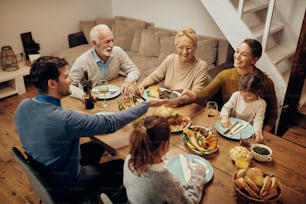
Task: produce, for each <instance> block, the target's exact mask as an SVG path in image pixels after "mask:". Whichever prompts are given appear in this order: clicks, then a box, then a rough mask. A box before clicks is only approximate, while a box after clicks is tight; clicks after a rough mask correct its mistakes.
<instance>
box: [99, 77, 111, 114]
mask: <svg viewBox="0 0 306 204" xmlns="http://www.w3.org/2000/svg"><path fill="white" fill-rule="evenodd" d="M98 85H99V92H100V94H102V95H103V104H102V107H103V108H107V107H108V106H109V104H107V103H106V100H105V99H106V94H107V93H108V91H109V86H108V82H107V80H106V79H101V80H100V81H99V82H98Z"/></svg>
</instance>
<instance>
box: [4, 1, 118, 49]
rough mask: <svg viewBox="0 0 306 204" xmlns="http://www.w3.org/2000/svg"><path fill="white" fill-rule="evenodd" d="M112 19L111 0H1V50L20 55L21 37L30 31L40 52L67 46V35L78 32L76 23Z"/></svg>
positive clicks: (21, 47)
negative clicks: (101, 17) (99, 17)
mask: <svg viewBox="0 0 306 204" xmlns="http://www.w3.org/2000/svg"><path fill="white" fill-rule="evenodd" d="M98 16H105V17H111V16H112V6H111V0H86V1H84V0H52V1H44V0H26V1H24V0H0V28H1V31H0V47H2V46H4V45H10V46H12V48H13V50H14V51H15V53H20V52H23V46H22V41H21V38H20V34H21V33H24V32H29V31H31V32H32V37H33V39H34V40H35V41H36V42H38V43H40V46H41V50H40V53H41V54H42V55H44V54H50V53H51V52H53V51H56V50H60V49H63V48H66V47H68V40H67V36H68V34H69V33H73V32H77V31H79V30H80V29H79V21H80V20H86V19H88V20H89V19H90V20H91V19H94V18H95V17H98Z"/></svg>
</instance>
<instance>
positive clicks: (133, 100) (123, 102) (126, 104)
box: [118, 96, 144, 127]
mask: <svg viewBox="0 0 306 204" xmlns="http://www.w3.org/2000/svg"><path fill="white" fill-rule="evenodd" d="M143 101H144V100H143V99H142V98H141V97H139V96H132V97H122V98H120V99H119V101H118V106H119V110H121V111H122V110H126V109H128V108H131V107H133V106H135V105H136V104H138V103H141V102H143ZM143 120H144V115H142V116H140V117H139V118H137V119H136V120H134V121H133V122H132V125H133V126H134V127H137V126H138V125H139V124H140V123H141V122H142V121H143Z"/></svg>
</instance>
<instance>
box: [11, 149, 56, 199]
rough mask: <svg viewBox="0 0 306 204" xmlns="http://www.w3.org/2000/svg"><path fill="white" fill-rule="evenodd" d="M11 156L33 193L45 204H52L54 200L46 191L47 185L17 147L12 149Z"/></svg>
mask: <svg viewBox="0 0 306 204" xmlns="http://www.w3.org/2000/svg"><path fill="white" fill-rule="evenodd" d="M12 155H13V157H14V158H15V160H16V161H17V162H18V163H19V164H20V165H21V167H22V168H23V170H24V172H25V173H26V175H27V177H28V179H29V181H30V183H31V186H32V188H33V190H34V192H35V193H36V194H37V195H38V197H39V198H40V199H41V200H42V201H43V202H44V203H46V204H53V203H55V202H54V199H53V198H52V196H51V194H50V192H49V191H48V189H47V185H46V183H45V182H44V180H43V179H42V178H41V176H40V175H39V173H38V171H37V170H36V169H35V168H34V167H33V166H32V165H31V164H30V163H29V162H28V161H27V160H26V158H25V157H24V156H23V154H22V153H21V152H20V151H19V149H18V148H17V147H12Z"/></svg>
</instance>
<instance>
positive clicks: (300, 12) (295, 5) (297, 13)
mask: <svg viewBox="0 0 306 204" xmlns="http://www.w3.org/2000/svg"><path fill="white" fill-rule="evenodd" d="M275 6H276V7H277V9H278V10H279V11H281V14H282V16H283V18H284V19H286V21H287V22H288V24H289V25H291V28H292V30H293V32H294V33H295V34H296V36H299V35H300V30H301V26H302V22H303V17H304V14H305V9H306V1H305V0H277V1H276V3H275Z"/></svg>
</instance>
